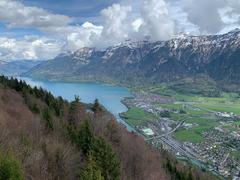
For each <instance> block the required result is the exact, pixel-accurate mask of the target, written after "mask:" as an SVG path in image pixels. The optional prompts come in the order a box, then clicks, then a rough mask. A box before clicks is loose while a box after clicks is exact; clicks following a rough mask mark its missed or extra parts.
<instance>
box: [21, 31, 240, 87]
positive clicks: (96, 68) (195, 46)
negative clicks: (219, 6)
mask: <svg viewBox="0 0 240 180" xmlns="http://www.w3.org/2000/svg"><path fill="white" fill-rule="evenodd" d="M239 57H240V30H238V29H236V30H234V31H231V32H229V33H227V34H223V35H207V36H188V35H180V36H176V37H174V38H173V39H171V40H168V41H157V42H149V41H141V42H131V41H126V42H124V43H121V44H119V45H116V46H113V47H109V48H107V49H104V50H99V49H96V48H82V49H79V50H77V51H74V52H67V53H63V54H60V55H59V56H57V57H56V58H55V59H53V60H49V61H46V62H44V63H41V64H39V65H37V66H35V67H34V68H32V69H31V70H30V71H28V72H27V73H25V74H24V75H27V76H32V77H34V78H43V79H44V78H48V79H53V80H54V79H57V80H70V81H81V80H90V81H92V80H94V81H105V82H117V83H125V84H131V83H134V84H142V83H153V84H154V83H159V82H169V81H175V80H179V79H183V78H187V77H195V76H198V75H202V74H204V75H207V76H208V77H209V78H211V79H213V80H214V81H217V82H228V83H235V84H240V73H239V70H240V58H239Z"/></svg>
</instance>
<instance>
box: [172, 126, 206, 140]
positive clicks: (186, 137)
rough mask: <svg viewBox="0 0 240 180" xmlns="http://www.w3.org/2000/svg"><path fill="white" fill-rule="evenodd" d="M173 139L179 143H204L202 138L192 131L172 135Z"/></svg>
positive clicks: (182, 131)
mask: <svg viewBox="0 0 240 180" xmlns="http://www.w3.org/2000/svg"><path fill="white" fill-rule="evenodd" d="M174 137H175V138H176V139H177V140H179V141H185V142H186V141H187V142H192V143H199V142H202V141H204V138H203V137H202V136H201V134H200V133H198V132H196V131H194V130H193V128H192V129H189V130H181V131H177V132H175V133H174Z"/></svg>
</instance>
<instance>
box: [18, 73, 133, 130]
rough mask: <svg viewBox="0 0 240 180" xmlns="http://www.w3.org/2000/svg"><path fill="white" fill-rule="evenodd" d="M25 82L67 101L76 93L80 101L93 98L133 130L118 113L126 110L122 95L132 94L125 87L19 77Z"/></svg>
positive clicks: (88, 101)
mask: <svg viewBox="0 0 240 180" xmlns="http://www.w3.org/2000/svg"><path fill="white" fill-rule="evenodd" d="M19 79H22V80H24V81H25V82H26V83H27V84H29V85H31V86H32V87H33V86H37V87H42V88H43V89H45V90H47V91H50V92H51V93H52V94H53V95H54V96H62V97H63V98H64V99H66V100H68V101H72V100H74V96H75V95H78V96H79V97H80V99H81V101H82V102H85V103H93V102H94V100H95V99H98V100H99V102H100V103H101V104H102V105H103V106H104V107H105V108H106V109H107V110H108V111H110V112H111V113H112V114H113V115H114V116H115V117H116V119H117V121H119V122H120V123H122V124H124V125H125V126H127V129H128V130H131V131H132V130H133V129H132V128H131V127H129V125H127V124H126V123H125V122H124V121H123V120H122V119H121V118H120V116H119V113H122V112H126V111H127V110H128V109H127V107H126V106H125V105H124V104H122V102H121V100H122V99H123V98H124V97H131V96H132V94H131V93H130V91H129V90H128V89H127V88H123V87H119V86H111V85H105V84H100V83H66V82H55V81H41V80H35V79H31V78H26V77H20V78H19Z"/></svg>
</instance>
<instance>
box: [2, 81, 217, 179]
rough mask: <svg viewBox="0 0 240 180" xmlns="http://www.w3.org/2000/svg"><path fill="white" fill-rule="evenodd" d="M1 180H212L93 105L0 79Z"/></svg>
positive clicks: (97, 104)
mask: <svg viewBox="0 0 240 180" xmlns="http://www.w3.org/2000/svg"><path fill="white" fill-rule="evenodd" d="M0 128H1V131H0V149H1V150H0V180H7V179H11V180H21V179H29V180H35V179H39V180H40V179H50V180H55V179H56V180H59V179H83V180H103V179H106V180H117V179H133V180H134V179H136V180H141V179H143V180H161V179H163V180H167V179H188V180H190V179H214V178H213V177H212V176H211V175H209V174H207V173H205V172H202V171H201V170H200V169H197V168H193V167H189V166H185V165H183V164H182V163H179V162H177V161H176V159H174V158H173V157H172V156H171V155H170V154H168V153H167V152H165V151H163V150H155V149H152V148H151V147H150V146H149V145H147V144H146V143H145V141H144V139H143V138H142V137H140V136H138V135H136V134H134V133H131V132H128V131H127V130H126V129H125V128H124V127H122V126H121V125H119V124H118V123H117V122H116V121H115V120H114V117H113V116H112V115H111V114H110V113H108V112H107V111H106V110H105V109H104V107H102V106H101V105H100V103H99V102H98V101H97V100H96V101H95V102H94V103H93V104H84V103H82V102H81V99H80V98H79V97H78V96H76V97H75V100H74V101H73V102H71V103H69V102H67V101H65V100H63V99H62V98H61V97H57V98H56V97H54V96H53V95H52V94H51V93H49V92H47V91H45V90H43V89H41V88H40V89H38V88H36V87H35V88H31V87H30V86H29V85H27V84H26V83H25V82H23V81H18V80H16V79H7V78H5V77H3V76H1V77H0Z"/></svg>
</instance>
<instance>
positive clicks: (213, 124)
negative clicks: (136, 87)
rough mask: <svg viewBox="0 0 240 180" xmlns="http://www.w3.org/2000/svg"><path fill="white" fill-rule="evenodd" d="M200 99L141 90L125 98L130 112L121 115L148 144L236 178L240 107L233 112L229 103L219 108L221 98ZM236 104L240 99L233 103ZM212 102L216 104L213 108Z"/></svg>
mask: <svg viewBox="0 0 240 180" xmlns="http://www.w3.org/2000/svg"><path fill="white" fill-rule="evenodd" d="M199 98H200V99H199V100H201V101H198V99H197V98H189V97H187V98H186V99H181V100H179V99H177V98H175V97H174V96H173V97H171V96H163V95H159V94H155V93H149V92H139V93H135V94H134V97H133V98H125V99H124V100H123V103H124V104H125V105H126V106H127V107H128V108H129V111H128V112H127V113H123V114H121V116H122V117H123V118H125V120H126V122H127V123H128V124H130V125H131V126H133V127H134V128H135V129H136V130H137V132H138V133H139V134H141V135H142V136H143V137H144V138H145V139H146V141H147V142H148V143H149V144H151V145H153V146H155V147H157V148H164V149H167V150H169V151H171V152H172V153H174V154H175V155H176V156H177V157H178V158H179V159H180V160H187V161H190V162H191V163H193V164H194V165H197V166H199V167H201V168H202V169H205V170H208V171H211V172H213V173H214V174H216V175H217V176H219V177H224V178H229V177H231V178H233V179H234V177H235V178H237V177H239V175H240V110H239V111H238V109H236V110H235V112H231V111H228V108H227V106H226V104H220V106H221V107H222V106H226V108H225V109H224V108H223V110H227V111H217V109H215V108H214V107H215V106H214V105H215V104H217V103H219V101H215V99H214V98H212V99H211V98H202V97H199ZM192 99H194V101H193V100H192ZM203 100H206V104H204V103H205V101H203ZM235 100H236V99H235ZM237 103H240V101H239V99H237V100H236V101H234V105H238V104H237ZM209 104H210V105H209ZM211 104H214V105H212V107H211ZM238 107H240V106H238ZM237 112H239V113H237ZM140 115H141V116H140Z"/></svg>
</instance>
